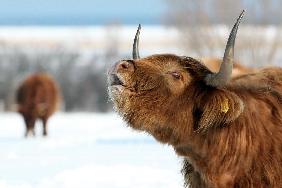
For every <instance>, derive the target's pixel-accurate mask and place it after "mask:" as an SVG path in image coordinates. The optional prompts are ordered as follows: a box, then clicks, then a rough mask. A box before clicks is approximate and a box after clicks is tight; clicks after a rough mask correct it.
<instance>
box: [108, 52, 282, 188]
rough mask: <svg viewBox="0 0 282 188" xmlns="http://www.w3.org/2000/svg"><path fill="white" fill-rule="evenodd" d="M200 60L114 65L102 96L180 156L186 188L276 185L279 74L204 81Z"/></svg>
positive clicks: (279, 169)
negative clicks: (215, 82)
mask: <svg viewBox="0 0 282 188" xmlns="http://www.w3.org/2000/svg"><path fill="white" fill-rule="evenodd" d="M210 73H211V71H210V70H209V69H208V68H207V67H206V66H205V65H203V64H202V63H201V62H199V61H197V60H195V59H193V58H189V57H180V56H175V55H170V54H163V55H153V56H149V57H147V58H142V59H137V60H123V61H120V62H118V63H117V64H116V65H115V66H114V67H113V69H112V70H111V72H110V75H109V83H110V86H109V94H110V96H111V99H112V101H113V103H114V106H115V108H116V110H117V111H118V113H119V114H120V115H121V116H122V117H123V118H124V120H125V121H126V122H128V125H129V126H131V127H132V128H134V129H136V130H141V131H145V132H147V133H149V134H151V135H152V136H153V137H155V138H156V139H157V140H158V141H160V142H162V143H166V144H169V145H171V146H172V147H173V148H174V149H175V151H176V153H177V154H178V155H180V156H183V157H184V158H185V161H184V165H183V174H184V176H185V181H186V184H187V185H188V184H189V185H190V187H192V188H203V187H204V188H225V187H226V188H227V187H228V188H230V187H236V188H243V187H244V188H245V187H253V188H265V187H277V188H278V187H282V166H281V164H282V108H281V107H282V106H281V102H282V101H281V99H282V98H281V94H282V69H281V68H268V69H263V70H260V71H257V72H256V73H252V74H246V75H242V76H238V77H236V78H234V79H233V80H232V81H231V82H230V83H229V84H228V85H227V86H225V87H223V88H221V89H219V88H215V87H211V86H208V85H206V84H205V82H204V81H203V79H204V78H205V76H206V75H207V74H210Z"/></svg>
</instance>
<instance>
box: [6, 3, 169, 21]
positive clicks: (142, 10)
mask: <svg viewBox="0 0 282 188" xmlns="http://www.w3.org/2000/svg"><path fill="white" fill-rule="evenodd" d="M164 10H165V1H164V0H0V24H1V25H3V24H8V25H61V24H62V25H93V24H106V23H109V22H121V23H124V24H137V23H143V24H159V23H160V20H161V16H162V14H163V12H164Z"/></svg>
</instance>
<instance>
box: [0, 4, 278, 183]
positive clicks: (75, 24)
mask: <svg viewBox="0 0 282 188" xmlns="http://www.w3.org/2000/svg"><path fill="white" fill-rule="evenodd" d="M0 5H1V6H0V111H1V112H2V113H0V148H1V150H2V151H1V153H2V154H1V156H0V166H1V169H0V187H1V188H2V187H4V188H15V187H23V188H30V187H32V188H33V187H36V188H37V187H46V188H47V187H48V188H50V187H52V188H56V187H60V188H72V187H73V188H76V187H84V188H87V187H89V188H90V187H91V188H93V187H99V188H105V187H111V188H113V187H120V188H126V187H137V188H138V187H140V188H141V187H146V188H148V187H152V188H155V187H171V188H172V187H173V188H176V187H182V185H183V184H182V175H181V174H180V169H181V159H180V158H178V157H176V155H175V154H174V152H173V150H172V149H171V148H169V147H168V146H162V145H160V144H158V143H156V142H155V141H154V140H153V139H152V138H151V137H149V136H147V135H145V134H141V133H136V132H134V131H132V130H131V129H128V128H127V127H126V125H125V123H124V122H123V121H122V120H121V119H120V118H119V117H118V116H117V115H115V114H114V112H113V108H112V104H111V102H110V101H109V99H108V95H107V70H108V69H109V67H110V66H111V65H112V64H113V63H115V62H116V61H118V60H119V59H121V58H130V57H131V50H132V42H133V37H134V34H135V32H136V28H137V25H138V24H139V23H140V24H142V31H141V35H140V53H141V56H147V55H150V54H154V53H175V54H177V55H186V56H191V57H195V58H202V57H217V58H221V57H222V56H223V51H224V47H225V43H226V39H227V36H228V34H229V31H230V29H231V27H232V25H233V23H234V21H235V19H236V18H237V17H238V15H239V14H240V12H241V11H242V10H243V9H245V10H246V13H245V17H244V19H243V22H242V24H241V26H240V29H239V32H238V37H237V41H236V49H235V56H236V59H237V60H238V61H239V62H240V63H241V64H243V65H247V66H250V67H261V66H270V65H280V62H281V60H282V55H281V48H282V36H281V31H282V27H281V23H282V11H281V7H282V0H268V1H266V0H237V1H234V0H178V1H175V0H154V1H150V0H142V1H141V0H119V1H115V0H80V1H77V0H60V1H58V0H48V1H44V0H9V1H8V0H0ZM38 71H44V72H47V73H49V74H50V75H52V76H53V77H54V79H55V80H56V81H57V82H58V85H59V87H60V89H61V95H62V105H61V108H60V112H59V113H57V114H56V115H54V116H53V117H52V119H51V120H50V122H49V126H48V129H50V136H49V137H48V138H41V137H40V135H38V136H37V138H36V139H23V132H24V124H23V120H22V117H21V116H19V115H18V114H17V113H15V111H16V105H15V92H16V90H17V87H18V85H19V84H20V83H21V82H22V81H23V79H24V78H25V77H26V76H28V75H29V74H31V73H35V72H38ZM37 127H38V126H37ZM38 129H39V130H40V129H41V126H39V127H38Z"/></svg>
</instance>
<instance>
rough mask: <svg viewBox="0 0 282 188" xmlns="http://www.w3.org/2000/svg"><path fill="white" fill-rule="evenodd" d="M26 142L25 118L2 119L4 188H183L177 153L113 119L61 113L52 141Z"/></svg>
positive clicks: (0, 175)
mask: <svg viewBox="0 0 282 188" xmlns="http://www.w3.org/2000/svg"><path fill="white" fill-rule="evenodd" d="M41 128H42V127H41V124H40V123H38V125H37V128H36V133H37V136H36V137H35V138H29V139H24V137H23V133H24V125H23V120H22V118H21V116H19V115H18V114H15V113H4V114H0V148H1V152H0V153H1V155H0V166H1V168H0V188H133V187H134V188H159V187H162V188H180V187H183V186H182V175H181V174H180V169H181V162H182V160H181V159H180V158H178V157H177V156H176V155H175V153H174V151H173V150H172V148H170V147H168V146H164V145H161V144H159V143H157V142H156V141H154V140H153V138H151V137H150V136H147V135H145V134H143V133H138V132H135V131H132V130H131V129H130V128H127V127H126V126H125V124H124V123H123V122H122V120H121V119H120V118H119V117H118V116H116V115H114V114H94V113H72V114H63V113H58V114H56V115H55V116H53V118H51V119H50V122H49V127H48V129H49V137H47V138H42V137H41Z"/></svg>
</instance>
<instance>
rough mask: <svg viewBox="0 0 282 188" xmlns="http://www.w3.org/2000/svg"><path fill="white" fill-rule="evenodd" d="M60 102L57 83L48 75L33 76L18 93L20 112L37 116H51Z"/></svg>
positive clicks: (22, 85) (23, 84)
mask: <svg viewBox="0 0 282 188" xmlns="http://www.w3.org/2000/svg"><path fill="white" fill-rule="evenodd" d="M58 102H59V95H58V89H57V85H56V83H55V81H54V80H53V79H52V78H51V77H50V76H49V75H47V74H42V73H38V74H33V75H31V76H29V77H28V78H26V80H24V82H23V83H22V84H21V85H20V87H19V89H18V92H17V103H18V105H19V112H21V113H29V114H30V113H31V114H34V115H36V116H50V115H51V114H53V113H54V111H55V110H56V108H57V105H58Z"/></svg>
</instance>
